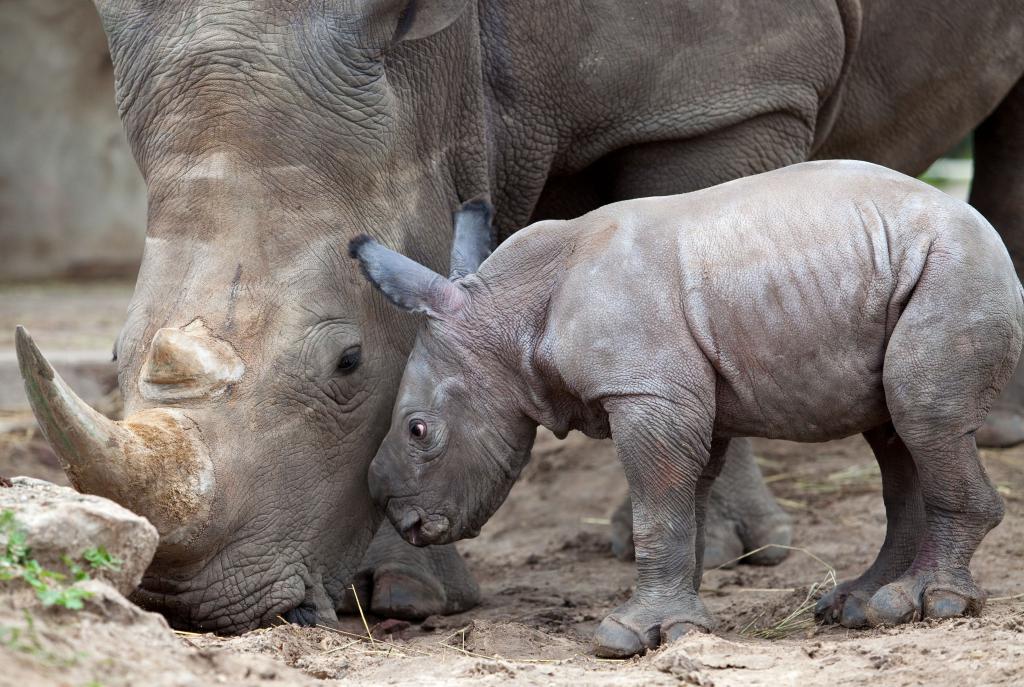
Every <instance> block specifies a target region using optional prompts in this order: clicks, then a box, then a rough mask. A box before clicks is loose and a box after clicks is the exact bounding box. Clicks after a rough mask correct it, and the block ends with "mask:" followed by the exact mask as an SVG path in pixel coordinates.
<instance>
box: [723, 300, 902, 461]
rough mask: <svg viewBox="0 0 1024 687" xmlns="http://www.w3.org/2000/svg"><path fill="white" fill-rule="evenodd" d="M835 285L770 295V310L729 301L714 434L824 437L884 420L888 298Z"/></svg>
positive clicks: (802, 438)
mask: <svg viewBox="0 0 1024 687" xmlns="http://www.w3.org/2000/svg"><path fill="white" fill-rule="evenodd" d="M837 291H838V293H832V294H830V295H829V296H828V297H826V298H820V297H818V298H812V297H811V296H810V295H809V294H807V293H803V294H800V295H802V296H803V298H801V297H799V296H792V297H790V298H788V299H782V300H775V303H774V305H775V307H771V306H772V305H773V304H769V303H765V302H764V301H761V302H760V303H757V305H758V306H759V307H750V308H749V309H748V308H745V307H743V306H740V307H736V306H737V303H736V301H733V305H732V307H731V308H729V309H728V315H726V316H725V317H724V318H718V320H717V322H716V325H714V326H715V328H716V330H717V331H716V332H715V336H714V340H715V344H716V346H715V351H716V354H717V364H716V365H715V367H716V369H717V371H718V379H717V383H716V389H717V401H718V403H717V427H718V431H719V432H721V433H724V434H732V435H735V436H763V437H769V438H784V439H791V440H794V441H824V440H828V439H835V438H839V437H843V436H849V435H851V434H856V433H858V432H862V431H864V430H866V429H870V428H871V427H874V426H877V425H879V424H882V423H883V422H885V421H886V420H887V419H888V412H887V410H886V406H885V392H884V390H883V386H882V367H883V364H884V360H885V342H886V339H887V334H888V329H889V326H888V322H887V319H888V318H887V312H886V310H887V308H886V307H885V306H884V305H882V303H884V302H885V301H886V300H887V299H884V298H878V299H865V298H864V296H863V294H864V290H863V289H856V290H854V289H851V291H852V293H847V294H843V293H842V291H843V290H842V289H837ZM871 300H877V301H880V302H879V303H878V306H880V307H878V306H875V304H874V303H871V302H870V301H871ZM780 303H781V304H784V307H780ZM751 305H754V304H753V303H751ZM858 306H859V307H858Z"/></svg>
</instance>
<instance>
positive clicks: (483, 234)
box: [448, 198, 497, 279]
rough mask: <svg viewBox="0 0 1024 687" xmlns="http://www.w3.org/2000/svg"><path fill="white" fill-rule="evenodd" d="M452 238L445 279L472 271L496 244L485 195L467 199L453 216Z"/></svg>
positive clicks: (458, 277)
mask: <svg viewBox="0 0 1024 687" xmlns="http://www.w3.org/2000/svg"><path fill="white" fill-rule="evenodd" d="M452 219H453V223H454V224H455V237H454V238H453V239H452V257H451V267H450V268H449V275H448V277H449V279H460V278H462V277H465V276H466V275H467V274H472V273H474V272H476V270H477V268H478V267H480V263H482V262H483V261H484V260H486V259H487V256H488V255H490V254H491V251H492V250H493V249H494V246H495V244H496V243H497V236H496V235H495V232H494V227H493V226H492V225H491V220H492V219H494V207H493V206H492V205H491V203H490V201H488V200H487V199H486V198H474V199H473V200H468V201H466V202H465V203H463V204H462V205H461V207H459V209H458V210H456V211H455V215H454V216H453V218H452Z"/></svg>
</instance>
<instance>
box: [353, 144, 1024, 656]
mask: <svg viewBox="0 0 1024 687" xmlns="http://www.w3.org/2000/svg"><path fill="white" fill-rule="evenodd" d="M472 224H473V223H472V222H464V223H463V231H461V232H459V231H457V232H456V240H455V245H454V247H453V255H454V256H455V257H456V261H455V262H456V263H457V264H456V265H455V266H454V269H453V272H454V273H456V274H457V275H458V276H457V277H456V278H452V279H446V278H444V277H442V276H441V275H439V274H436V273H434V272H432V271H431V270H429V269H427V268H426V267H423V266H421V265H419V264H417V263H415V262H413V261H411V260H409V259H407V258H405V257H403V256H401V255H399V254H397V253H394V252H392V251H390V250H388V249H387V248H384V247H383V246H381V245H379V244H378V243H375V242H374V241H372V240H370V239H368V238H366V237H360V238H357V239H355V240H354V241H353V242H352V244H351V246H350V252H351V254H352V255H353V257H356V258H358V260H359V261H360V263H361V264H362V268H363V270H364V273H365V274H366V276H367V277H368V278H369V280H370V281H371V282H372V283H373V284H374V285H375V286H376V287H377V288H378V289H379V290H380V291H382V292H383V293H384V295H385V296H387V297H388V299H390V300H391V301H392V302H393V303H394V304H395V305H397V306H398V307H400V308H403V309H405V310H408V311H412V312H418V313H423V314H425V315H426V316H427V318H426V322H425V324H424V325H423V328H422V329H421V330H420V332H419V335H418V338H417V340H416V344H415V347H414V348H413V352H412V355H411V356H410V358H409V362H408V366H407V368H406V370H405V376H404V377H403V379H402V383H401V387H400V389H399V393H398V399H397V401H396V403H395V407H394V415H393V417H392V425H391V430H390V432H389V433H388V435H387V437H386V439H385V440H384V442H383V444H382V445H381V447H380V449H379V451H378V453H377V455H376V457H375V458H374V461H373V463H372V465H371V468H370V483H371V490H372V492H373V494H374V497H375V499H376V500H377V501H378V503H379V504H380V505H381V507H382V508H384V509H385V511H386V512H387V515H388V517H389V518H390V519H391V521H392V522H393V523H394V525H395V527H396V528H398V530H399V531H400V532H401V534H402V535H403V536H404V537H405V539H407V540H408V541H410V542H412V543H413V544H419V545H427V544H441V543H445V542H451V541H454V540H457V539H460V538H464V537H469V536H473V535H475V534H476V533H477V532H478V531H479V529H480V527H481V525H483V524H484V522H485V521H486V520H487V519H488V518H489V517H490V516H491V515H492V514H493V513H494V511H495V510H496V509H497V508H498V506H499V505H500V504H501V502H502V501H503V500H504V499H505V497H506V496H507V494H508V491H509V489H510V488H511V486H512V483H513V482H514V480H515V479H516V477H517V476H518V475H519V473H520V471H521V470H522V468H523V466H524V465H525V463H526V462H527V459H528V457H529V454H530V447H531V445H532V443H533V437H534V434H535V430H536V427H537V425H538V424H540V425H544V426H545V427H548V428H550V429H551V430H552V431H553V432H554V433H555V434H556V435H558V436H559V437H563V436H564V435H565V434H566V433H567V432H569V431H570V430H573V429H575V430H580V431H582V432H584V433H586V434H587V435H589V436H592V437H609V436H610V437H611V438H612V439H613V440H614V442H615V447H616V450H617V451H618V455H619V458H620V460H621V461H622V464H623V466H624V468H625V473H626V477H627V478H628V480H629V488H630V495H631V497H632V504H633V527H634V542H635V545H636V564H637V568H638V578H637V585H636V592H635V593H634V595H633V597H632V598H631V599H630V600H629V601H627V602H626V603H625V604H623V605H622V606H620V607H619V608H617V609H615V610H614V611H612V613H611V614H610V615H608V616H607V617H606V618H605V619H604V621H603V622H602V623H601V625H600V627H599V628H598V630H597V636H596V650H597V653H598V655H600V656H628V655H632V654H635V653H639V652H642V651H644V650H645V649H649V648H652V647H655V646H657V645H658V644H659V643H662V642H668V641H671V640H672V639H674V638H676V637H679V636H681V635H682V634H684V633H686V632H688V631H691V630H709V629H710V628H711V627H712V624H713V623H712V618H711V617H710V615H709V613H708V611H707V610H706V609H705V607H704V605H703V604H702V603H701V601H700V599H699V598H698V595H697V591H698V587H699V586H700V579H701V555H702V551H703V541H702V539H703V531H702V526H703V520H704V518H703V513H704V509H705V504H706V501H707V497H708V493H709V489H710V486H711V483H712V481H713V480H714V479H715V476H716V475H717V474H718V472H719V469H720V468H721V463H722V461H723V458H724V456H725V454H726V450H727V446H728V444H729V441H730V438H733V437H769V438H777V439H790V440H795V441H825V440H830V439H837V438H840V437H845V436H849V435H851V434H855V433H863V435H864V436H865V438H866V439H867V441H868V443H869V444H870V445H871V448H872V450H873V451H874V454H875V457H876V458H877V460H878V464H879V467H880V468H881V473H882V481H883V489H882V495H883V498H884V501H885V508H886V516H887V518H888V529H887V532H886V536H885V542H884V543H883V544H882V547H881V550H880V551H879V553H878V557H877V559H876V560H875V562H874V563H873V564H872V565H871V567H870V568H869V569H868V570H867V571H866V572H865V573H864V574H863V575H861V576H860V577H858V578H856V579H854V580H851V581H847V582H844V583H843V584H841V585H839V586H838V587H837V588H836V589H835V590H834V591H833V592H832V593H831V594H829V595H828V596H827V597H825V598H824V599H822V600H821V602H820V603H819V605H818V609H817V611H818V616H819V618H820V619H821V620H823V621H825V622H840V623H842V624H843V625H846V626H849V627H860V626H869V625H878V624H895V623H905V622H909V621H913V620H917V619H920V618H945V617H950V616H958V615H968V614H977V613H978V612H980V610H981V607H982V604H983V602H984V593H983V592H982V591H981V590H980V589H979V588H978V587H977V585H976V584H975V582H974V580H973V579H972V577H971V574H970V571H969V570H968V565H969V563H970V560H971V556H972V555H973V554H974V551H975V549H976V548H977V546H978V544H979V543H980V542H981V540H982V538H983V537H984V536H985V534H986V533H987V532H988V531H989V530H990V529H991V528H992V527H994V526H995V525H996V524H997V523H999V521H1000V519H1001V517H1002V514H1003V505H1002V500H1001V499H1000V497H999V495H998V494H997V493H996V491H995V490H994V489H993V488H992V485H991V483H990V482H989V480H988V478H987V476H986V475H985V472H984V471H983V469H982V466H981V464H980V463H979V461H978V452H977V448H976V446H975V439H974V434H975V431H976V430H977V429H978V427H979V426H980V425H981V423H982V420H983V419H984V418H985V415H986V412H987V410H988V408H989V406H990V404H991V403H992V401H993V399H994V398H995V397H996V396H997V394H999V392H1000V390H1001V388H1002V387H1003V385H1004V384H1005V383H1006V382H1007V380H1008V378H1009V376H1010V374H1011V372H1012V371H1013V369H1014V367H1015V366H1016V364H1017V359H1018V357H1019V355H1020V351H1021V346H1022V329H1024V303H1022V298H1021V295H1022V294H1021V285H1020V282H1019V281H1018V279H1017V277H1016V275H1015V273H1014V269H1013V266H1012V264H1011V262H1010V258H1009V256H1008V255H1007V252H1006V249H1005V247H1004V246H1003V244H1002V242H1001V241H1000V239H999V237H998V236H997V235H996V232H995V231H994V230H993V228H992V227H991V226H990V225H989V224H988V223H987V222H986V221H985V220H984V219H983V218H982V217H981V215H979V214H978V213H977V212H975V211H974V210H973V209H972V208H970V207H969V206H967V205H966V204H964V203H962V202H960V201H957V200H955V199H953V198H950V197H949V196H947V195H945V194H943V193H941V192H940V191H937V190H935V189H932V188H931V187H929V186H927V185H925V184H923V183H921V182H919V181H916V180H914V179H911V178H909V177H906V176H903V175H901V174H897V173H895V172H893V171H890V170H887V169H885V168H882V167H878V166H875V165H871V164H867V163H861V162H812V163H805V164H799V165H794V166H792V167H788V168H785V169H781V170H777V171H773V172H768V173H766V174H760V175H757V176H752V177H747V178H744V179H739V180H737V181H732V182H729V183H726V184H722V185H721V186H716V187H714V188H710V189H706V190H702V191H697V192H693V193H687V194H684V195H679V196H668V197H661V198H641V199H637V200H628V201H624V202H619V203H615V204H612V205H608V206H606V207H603V208H600V209H598V210H595V211H593V212H591V213H589V214H587V215H584V216H583V217H580V218H578V219H575V220H571V221H544V222H538V223H536V224H534V225H532V226H530V227H528V228H526V229H524V230H522V231H520V232H517V233H516V234H515V235H514V236H513V237H512V238H510V239H508V240H507V241H506V242H505V243H504V244H502V246H501V247H500V248H499V249H498V250H496V251H495V252H494V254H493V255H491V256H490V257H488V258H487V259H486V261H484V262H483V264H480V261H481V260H483V258H484V257H485V256H486V255H487V250H486V248H487V246H488V245H489V244H488V241H489V228H488V227H487V226H486V223H478V224H479V225H480V226H478V227H477V229H476V231H475V232H474V231H473V230H472ZM477 267H479V269H478V270H477V271H476V272H475V273H471V272H472V270H473V269H474V268H477Z"/></svg>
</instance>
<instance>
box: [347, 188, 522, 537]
mask: <svg viewBox="0 0 1024 687" xmlns="http://www.w3.org/2000/svg"><path fill="white" fill-rule="evenodd" d="M490 216H491V213H490V208H489V206H487V205H486V204H484V203H481V202H474V201H471V202H470V203H467V204H465V205H464V206H463V207H462V209H460V210H459V212H457V213H456V216H455V240H454V243H453V245H452V265H451V270H450V271H451V277H450V278H448V279H446V278H445V277H443V276H441V275H440V274H437V273H436V272H434V271H432V270H430V269H428V268H427V267H424V266H423V265H420V264H419V263H417V262H415V261H413V260H410V259H409V258H407V257H405V256H403V255H401V254H399V253H396V252H394V251H392V250H389V249H387V248H385V247H384V246H382V245H380V244H378V243H377V242H375V241H373V240H372V239H370V238H368V237H366V236H360V237H357V238H356V239H354V240H353V241H352V243H351V244H350V245H349V253H350V254H351V255H352V257H354V258H356V259H357V260H359V262H360V264H361V266H362V268H363V273H364V274H365V276H366V278H367V279H368V280H369V281H370V283H371V284H373V285H374V286H375V287H376V288H377V289H378V290H380V291H381V293H383V294H384V295H385V296H386V297H387V299H388V300H389V301H391V303H393V304H394V305H395V306H396V307H399V308H402V309H403V310H406V311H408V312H413V313H421V314H424V315H426V316H427V317H426V322H425V323H424V325H423V327H422V328H421V330H420V331H419V333H418V335H417V337H416V343H415V345H414V347H413V351H412V354H411V355H410V357H409V362H408V364H407V365H406V369H405V373H404V375H403V377H402V383H401V385H400V386H399V390H398V398H397V400H396V402H395V406H394V410H393V412H392V416H391V429H390V430H389V431H388V434H387V436H386V437H385V439H384V442H383V443H382V444H381V446H380V448H379V449H378V451H377V455H376V456H375V457H374V459H373V462H372V463H371V465H370V473H369V482H370V492H371V494H372V495H373V497H374V499H375V500H376V501H377V503H378V504H379V505H380V507H381V508H382V509H383V510H384V511H385V513H386V514H387V516H388V518H389V519H390V520H391V522H392V524H394V526H395V528H396V529H397V530H398V531H399V532H400V533H401V534H402V536H403V537H404V538H405V539H406V540H407V541H409V542H410V543H411V544H416V545H417V546H426V545H428V544H444V543H448V542H451V541H455V540H458V539H463V538H466V537H473V536H476V535H477V534H478V533H479V531H480V528H481V527H482V526H483V524H484V523H485V522H486V521H487V519H488V518H490V516H491V515H493V513H494V511H496V510H497V509H498V506H500V505H501V503H502V502H503V501H504V500H505V497H506V496H507V495H508V492H509V490H510V489H511V488H512V484H513V483H514V482H515V480H516V477H518V476H519V472H520V471H521V470H522V468H523V466H524V465H525V464H526V461H527V459H528V458H529V453H530V448H531V446H532V444H533V437H534V431H535V429H536V425H535V424H534V423H533V422H532V421H531V420H530V419H529V418H528V417H526V415H525V414H523V412H522V411H521V410H520V406H519V404H517V403H515V402H514V400H513V399H514V397H515V394H514V393H513V392H512V388H513V386H514V380H513V379H511V370H512V369H513V368H512V366H511V365H509V364H507V363H503V361H502V356H501V351H502V349H503V348H504V347H503V346H502V345H501V341H500V337H499V336H498V335H497V327H495V325H496V323H494V322H488V321H487V311H488V310H489V308H488V301H489V297H488V294H487V293H486V292H485V291H483V290H481V289H478V288H474V286H479V284H478V282H476V281H475V279H474V278H472V277H470V278H468V279H463V277H467V276H468V275H470V274H472V273H473V272H474V271H475V270H476V268H477V267H478V266H479V265H480V263H481V262H482V261H483V260H484V258H486V257H487V255H488V253H489V252H490V250H489V248H490V245H491V241H492V239H491V229H490ZM513 357H515V356H513ZM513 362H518V361H517V360H516V361H513Z"/></svg>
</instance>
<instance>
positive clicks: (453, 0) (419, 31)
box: [395, 0, 469, 42]
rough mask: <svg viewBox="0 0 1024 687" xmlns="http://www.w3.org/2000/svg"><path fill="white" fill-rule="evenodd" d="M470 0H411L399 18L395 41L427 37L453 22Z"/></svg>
mask: <svg viewBox="0 0 1024 687" xmlns="http://www.w3.org/2000/svg"><path fill="white" fill-rule="evenodd" d="M468 5H469V0H409V2H408V3H407V4H406V6H405V10H403V11H402V14H401V15H400V16H399V19H398V26H397V28H396V30H395V41H396V42H397V41H413V40H416V39H417V38H426V37H427V36H431V35H433V34H435V33H437V32H438V31H440V30H441V29H443V28H445V27H447V26H448V25H449V24H452V23H453V22H454V21H455V20H456V19H458V18H459V15H461V14H462V13H463V11H465V9H466V7H467V6H468Z"/></svg>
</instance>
